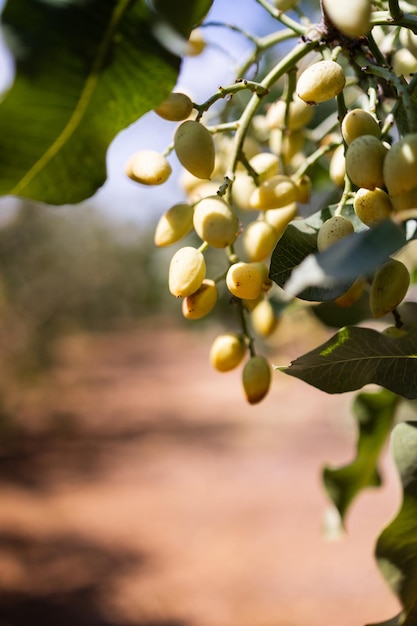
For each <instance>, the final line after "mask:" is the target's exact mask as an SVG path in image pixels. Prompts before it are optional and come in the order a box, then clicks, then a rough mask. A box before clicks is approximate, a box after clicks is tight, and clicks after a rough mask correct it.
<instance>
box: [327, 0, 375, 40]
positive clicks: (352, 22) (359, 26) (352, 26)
mask: <svg viewBox="0 0 417 626" xmlns="http://www.w3.org/2000/svg"><path fill="white" fill-rule="evenodd" d="M323 7H324V10H325V11H326V13H327V15H328V16H329V17H330V19H331V21H332V22H333V24H334V25H335V26H336V28H338V30H340V32H341V33H343V34H344V35H347V36H348V37H362V36H365V35H367V34H368V33H369V30H370V28H371V9H372V2H371V0H349V2H343V0H323Z"/></svg>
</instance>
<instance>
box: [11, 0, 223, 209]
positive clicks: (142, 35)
mask: <svg viewBox="0 0 417 626" xmlns="http://www.w3.org/2000/svg"><path fill="white" fill-rule="evenodd" d="M183 4H184V3H183ZM210 4H211V2H209V0H205V1H203V0H195V1H193V0H188V1H187V6H188V8H189V11H188V12H187V11H184V14H183V18H182V19H183V21H182V24H183V25H184V28H183V31H186V32H189V30H190V28H191V26H192V24H190V21H189V16H190V15H192V16H195V15H197V12H195V8H196V7H198V12H199V13H200V12H202V14H204V12H205V11H206V10H207V8H208V7H209V6H210ZM184 8H186V7H184ZM153 19H154V18H153V14H152V13H151V12H150V10H149V9H148V8H147V6H146V5H145V3H144V1H143V0H135V1H132V0H76V1H75V0H69V1H68V2H50V1H48V2H44V1H41V0H9V1H8V3H7V5H6V8H5V9H4V12H3V15H2V22H3V28H4V32H5V36H6V40H7V42H8V43H9V46H10V49H11V51H12V52H13V54H14V56H15V59H16V69H17V75H16V79H15V82H14V84H13V86H12V88H11V89H10V91H9V92H8V93H7V95H6V97H5V98H4V100H3V101H2V102H1V103H0V172H1V174H0V193H1V194H12V195H17V196H24V197H29V198H33V199H35V200H40V201H43V202H46V203H50V204H64V203H75V202H79V201H81V200H83V199H85V198H87V197H89V196H91V195H92V194H93V193H94V192H95V191H96V190H97V189H98V187H100V186H101V185H102V184H103V183H104V181H105V179H106V151H107V148H108V146H109V144H110V143H111V141H112V140H113V138H114V137H115V135H116V134H117V133H118V132H119V131H120V130H122V129H124V128H126V127H127V126H128V125H130V124H131V123H132V122H134V121H136V120H137V119H138V118H139V117H141V116H142V115H143V114H144V113H146V112H147V111H149V110H151V109H153V108H154V107H155V106H157V105H158V104H159V103H160V102H161V100H163V99H164V98H165V97H166V96H167V94H168V93H169V92H170V91H171V90H172V88H173V86H174V85H175V82H176V79H177V75H178V70H179V65H180V60H179V58H177V57H174V56H173V55H172V54H170V53H168V51H167V50H166V49H165V48H164V47H163V46H161V45H160V43H158V42H157V40H156V39H155V38H154V37H153V35H152V28H151V23H152V20H153Z"/></svg>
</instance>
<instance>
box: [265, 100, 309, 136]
mask: <svg viewBox="0 0 417 626" xmlns="http://www.w3.org/2000/svg"><path fill="white" fill-rule="evenodd" d="M313 115H314V111H313V109H312V108H311V106H309V105H308V104H306V103H305V102H304V101H303V100H300V99H299V98H298V99H297V100H293V101H291V102H290V104H289V107H288V117H287V103H286V102H285V100H277V101H276V102H274V103H272V104H271V105H270V107H269V108H268V110H267V112H266V121H267V124H268V127H269V128H281V129H284V128H286V129H287V130H291V131H293V130H300V129H301V128H304V127H305V126H307V124H308V123H309V122H310V121H311V119H312V117H313Z"/></svg>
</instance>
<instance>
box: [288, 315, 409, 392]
mask: <svg viewBox="0 0 417 626" xmlns="http://www.w3.org/2000/svg"><path fill="white" fill-rule="evenodd" d="M279 369H280V370H281V371H283V372H285V373H286V374H289V375H290V376H295V377H296V378H300V379H301V380H304V381H305V382H306V383H308V384H310V385H313V386H314V387H317V388H318V389H321V390H322V391H326V392H327V393H344V392H346V391H353V390H354V389H361V388H362V387H363V386H364V385H366V384H369V383H375V384H377V385H380V386H381V387H385V388H386V389H389V390H390V391H392V392H394V393H397V394H398V395H400V396H403V397H405V398H409V399H415V398H417V332H416V330H415V329H414V330H410V331H409V332H408V333H407V334H406V335H404V336H403V337H395V338H394V337H388V336H386V335H383V334H382V333H378V332H377V331H375V330H372V329H369V328H356V327H352V328H350V327H345V328H342V329H341V330H340V331H339V332H338V333H337V334H336V335H334V336H333V337H332V338H331V339H329V340H328V341H326V342H325V343H324V344H322V345H321V346H319V347H318V348H315V349H314V350H312V351H311V352H308V353H307V354H305V355H303V356H301V357H299V358H298V359H296V360H295V361H293V362H292V363H291V365H290V366H289V367H281V368H279Z"/></svg>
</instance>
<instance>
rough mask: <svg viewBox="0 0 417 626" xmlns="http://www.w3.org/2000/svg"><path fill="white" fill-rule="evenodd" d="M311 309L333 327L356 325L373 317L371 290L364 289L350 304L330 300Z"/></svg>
mask: <svg viewBox="0 0 417 626" xmlns="http://www.w3.org/2000/svg"><path fill="white" fill-rule="evenodd" d="M310 310H311V312H312V313H314V315H315V316H316V317H317V318H318V319H319V320H320V321H321V322H322V324H325V325H326V326H330V327H332V328H340V327H341V326H354V325H355V324H359V322H362V321H363V320H368V319H369V318H371V317H372V313H371V309H370V307H369V291H364V292H363V293H362V295H361V296H360V297H359V298H358V300H356V302H354V303H353V304H351V305H350V306H340V305H339V304H338V303H337V302H334V301H331V300H330V301H327V302H321V303H320V304H316V305H314V306H312V307H311V309H310Z"/></svg>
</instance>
